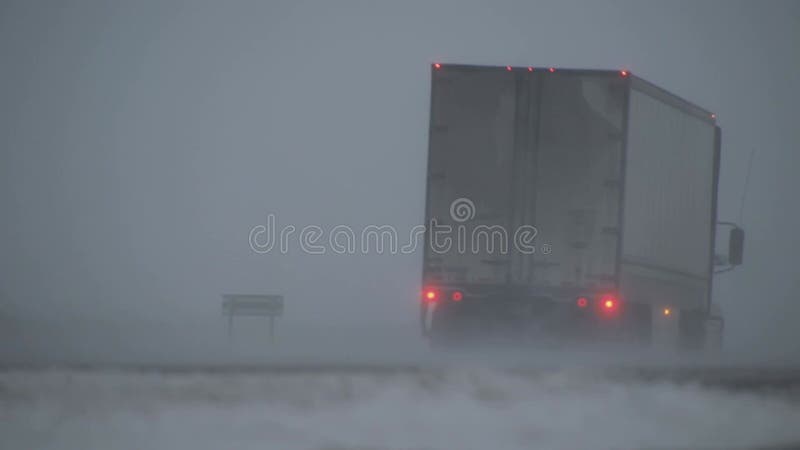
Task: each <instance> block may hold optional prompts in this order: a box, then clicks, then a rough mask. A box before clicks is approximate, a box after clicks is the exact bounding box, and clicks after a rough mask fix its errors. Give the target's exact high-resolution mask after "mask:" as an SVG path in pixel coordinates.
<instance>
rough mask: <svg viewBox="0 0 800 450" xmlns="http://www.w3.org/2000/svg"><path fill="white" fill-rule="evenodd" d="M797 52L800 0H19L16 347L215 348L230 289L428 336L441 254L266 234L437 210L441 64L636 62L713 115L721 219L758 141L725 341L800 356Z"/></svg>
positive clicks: (1, 116)
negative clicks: (264, 228) (430, 201)
mask: <svg viewBox="0 0 800 450" xmlns="http://www.w3.org/2000/svg"><path fill="white" fill-rule="evenodd" d="M798 45H800V3H799V2H727V1H726V2H694V1H692V2H689V1H685V2H640V1H637V2H622V1H613V2H611V1H608V2H585V3H580V2H563V1H562V2H522V1H520V2H495V1H493V2H472V1H470V2H394V3H383V2H322V1H320V2H316V3H312V2H294V1H291V2H290V1H287V2H255V1H231V2H203V1H192V2H190V1H185V2H175V1H163V2H162V1H160V2H156V1H152V2H105V1H94V2H93V1H72V2H61V1H8V0H6V1H4V2H3V3H2V5H1V6H0V217H1V219H0V320H2V321H3V323H4V325H3V329H4V331H3V336H4V337H3V343H2V349H3V352H4V354H6V355H8V354H15V355H19V354H21V352H22V351H21V349H25V352H33V353H35V352H37V351H41V352H47V351H50V352H60V351H61V350H62V349H66V350H69V351H80V350H81V349H84V348H86V347H87V346H88V347H91V348H95V349H100V348H102V349H106V350H107V351H109V352H112V353H115V354H116V353H118V352H125V351H138V352H139V353H138V354H140V355H148V351H151V350H152V351H153V352H155V353H158V351H162V352H167V350H163V349H164V348H166V347H169V344H175V343H185V344H187V345H189V344H190V343H192V342H203V339H204V338H206V339H207V340H208V341H209V342H212V341H216V339H217V338H218V337H219V336H220V335H221V329H222V324H221V323H220V317H219V294H220V293H223V292H283V293H285V294H286V295H287V317H286V318H285V320H284V322H283V323H284V324H285V328H288V329H291V330H296V332H297V333H303V334H306V333H311V334H314V333H316V334H320V335H321V334H324V333H328V334H331V335H337V336H338V335H347V334H352V335H353V336H358V337H359V338H363V337H364V336H368V337H370V338H373V337H374V336H375V335H376V333H385V334H392V333H394V334H396V335H398V336H406V335H407V336H408V337H409V338H413V337H414V336H416V334H417V331H418V330H417V329H416V322H415V319H416V316H415V314H416V301H417V292H418V289H419V277H420V270H421V269H420V261H421V254H419V253H418V254H415V255H405V256H398V255H394V256H391V255H384V256H375V255H372V256H332V255H327V256H311V255H303V254H300V252H294V253H292V254H290V255H277V254H268V255H257V254H254V253H253V252H251V251H250V249H249V245H248V232H249V230H250V228H251V227H253V226H254V225H257V224H260V223H263V222H264V220H265V216H266V214H267V213H268V212H274V213H276V214H277V217H278V222H279V224H288V223H292V224H295V225H297V226H303V225H306V224H313V223H315V224H319V225H321V226H332V225H335V224H340V223H342V224H349V225H353V226H363V225H366V224H371V223H375V224H392V225H394V226H396V227H398V228H400V229H408V228H410V227H411V226H412V225H414V224H417V223H420V222H421V221H422V215H423V201H424V198H423V195H424V169H425V160H426V154H427V126H428V102H429V100H428V97H429V81H430V80H429V63H430V62H432V61H444V62H460V63H472V64H498V65H505V64H512V65H534V66H556V67H585V68H627V69H630V70H631V71H632V72H633V73H635V74H637V75H639V76H641V77H643V78H645V79H648V80H650V81H652V82H654V83H656V84H659V85H661V86H663V87H665V88H667V89H669V90H671V91H673V92H675V93H677V94H679V95H681V96H683V97H685V98H688V99H691V100H692V101H694V102H695V103H697V104H699V105H701V106H703V107H705V108H707V109H709V110H712V111H714V112H716V114H717V116H718V121H719V123H720V125H721V126H722V128H723V159H722V177H721V185H720V198H719V201H720V203H719V217H720V219H721V220H726V219H728V220H736V221H739V220H740V218H739V217H738V216H739V206H740V201H741V198H742V189H743V179H744V175H745V172H746V165H747V160H748V157H749V153H750V151H751V149H753V148H756V149H757V153H756V157H755V161H754V164H753V167H752V174H751V179H750V188H749V192H748V193H747V198H746V204H745V208H744V215H743V218H741V221H742V222H743V224H744V225H745V227H746V229H747V232H748V235H747V243H746V255H745V259H746V263H745V266H744V267H743V268H741V269H739V270H737V271H735V272H732V273H729V274H726V275H724V276H723V277H721V278H719V279H718V280H717V282H716V284H715V300H716V301H717V302H719V303H720V304H721V305H722V307H723V308H724V310H725V314H726V320H727V326H728V331H729V333H728V335H727V338H728V344H729V348H733V349H736V351H741V352H742V353H745V354H749V355H753V354H759V353H763V352H768V353H770V354H772V355H776V356H777V357H779V358H789V359H792V360H795V361H797V360H800V335H798V331H797V329H796V323H795V321H796V317H798V316H800V299H798V292H800V269H798V266H797V255H800V240H798V239H796V236H797V234H798V230H800V209H799V208H798V204H799V203H798V201H797V199H796V195H797V194H796V193H797V192H798V191H800V181H798V177H797V176H796V175H795V171H796V170H797V168H798V167H800V156H798V152H797V149H798V143H800V128H798V127H797V118H798V114H797V112H796V105H797V104H798V103H800V76H798V73H800V53H799V52H798V51H797V47H798ZM34 319H35V320H34ZM34 322H36V323H39V324H40V325H29V324H30V323H34ZM41 324H44V325H41ZM37 327H38V328H37ZM154 330H169V331H165V332H161V331H159V332H158V333H161V334H158V333H156V332H155V331H154ZM298 330H302V331H298ZM153 333H156V334H153ZM154 335H158V336H165V338H164V339H172V340H173V342H167V343H154V342H153V340H150V341H148V340H147V338H148V337H151V338H152V336H154ZM159 339H161V338H159ZM176 345H177V344H176ZM66 350H65V351H66Z"/></svg>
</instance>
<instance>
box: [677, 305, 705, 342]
mask: <svg viewBox="0 0 800 450" xmlns="http://www.w3.org/2000/svg"><path fill="white" fill-rule="evenodd" d="M705 322H706V314H705V312H703V311H692V310H689V311H681V312H680V318H679V319H678V333H679V334H678V347H679V348H681V349H684V350H701V349H703V347H705V334H706V326H705V325H706V323H705Z"/></svg>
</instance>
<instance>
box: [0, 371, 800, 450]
mask: <svg viewBox="0 0 800 450" xmlns="http://www.w3.org/2000/svg"><path fill="white" fill-rule="evenodd" d="M791 443H795V444H796V443H800V376H798V373H796V372H776V371H772V372H764V373H761V372H756V371H733V370H726V371H712V370H708V369H703V370H695V371H675V370H672V371H663V370H616V371H603V370H578V369H564V370H542V369H529V370H500V369H495V370H491V369H480V368H474V367H472V368H467V367H448V368H429V369H422V368H416V367H406V368H392V367H366V366H349V367H262V368H256V369H236V370H234V369H229V368H226V369H214V368H206V369H196V368H195V369H174V370H160V369H156V368H145V369H130V368H125V369H122V368H117V369H113V368H112V369H102V370H100V369H86V368H77V369H76V368H72V369H67V368H57V369H41V368H36V369H34V368H28V369H24V368H4V369H2V371H0V447H1V448H3V449H6V448H7V449H23V448H24V449H39V448H42V449H108V448H114V449H145V448H174V449H251V448H252V449H273V448H274V449H281V450H290V449H480V450H485V449H493V448H496V449H517V448H565V449H567V448H568V449H580V448H586V449H588V448H592V449H598V448H726V449H731V448H761V447H765V446H769V447H770V448H771V447H773V446H774V447H775V448H784V446H787V445H789V444H791ZM785 448H793V447H785Z"/></svg>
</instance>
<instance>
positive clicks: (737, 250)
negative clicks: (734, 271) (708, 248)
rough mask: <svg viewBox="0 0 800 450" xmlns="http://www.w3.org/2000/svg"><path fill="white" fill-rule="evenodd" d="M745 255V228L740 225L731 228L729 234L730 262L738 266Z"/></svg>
mask: <svg viewBox="0 0 800 450" xmlns="http://www.w3.org/2000/svg"><path fill="white" fill-rule="evenodd" d="M743 257H744V230H743V229H741V228H738V227H734V228H732V229H731V233H730V235H729V236H728V264H730V265H732V266H738V265H740V264H741V263H742V259H743Z"/></svg>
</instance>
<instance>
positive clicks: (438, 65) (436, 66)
mask: <svg viewBox="0 0 800 450" xmlns="http://www.w3.org/2000/svg"><path fill="white" fill-rule="evenodd" d="M433 68H434V69H441V68H442V65H441V64H439V63H434V64H433Z"/></svg>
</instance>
